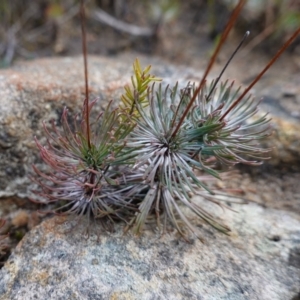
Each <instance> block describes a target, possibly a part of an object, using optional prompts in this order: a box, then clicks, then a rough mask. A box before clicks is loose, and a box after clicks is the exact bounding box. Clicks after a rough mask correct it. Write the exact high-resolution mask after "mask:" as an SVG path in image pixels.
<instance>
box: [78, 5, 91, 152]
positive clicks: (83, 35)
mask: <svg viewBox="0 0 300 300" xmlns="http://www.w3.org/2000/svg"><path fill="white" fill-rule="evenodd" d="M80 17H81V32H82V53H83V62H84V80H85V118H86V119H85V121H86V135H87V141H88V147H89V149H91V137H90V135H91V134H90V112H89V84H88V66H87V47H86V31H85V22H86V21H85V10H84V0H81V1H80Z"/></svg>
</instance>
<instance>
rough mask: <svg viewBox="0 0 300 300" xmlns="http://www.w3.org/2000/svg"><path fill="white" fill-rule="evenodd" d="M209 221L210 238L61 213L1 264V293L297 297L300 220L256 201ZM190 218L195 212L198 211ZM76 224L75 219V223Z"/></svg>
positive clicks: (19, 295)
mask: <svg viewBox="0 0 300 300" xmlns="http://www.w3.org/2000/svg"><path fill="white" fill-rule="evenodd" d="M233 208H234V209H238V211H239V213H234V212H231V211H225V212H224V215H223V218H224V219H225V220H226V223H227V224H228V225H229V226H230V227H231V228H232V230H233V231H232V234H231V236H225V235H223V234H221V233H219V232H216V231H214V230H212V229H211V228H208V227H207V226H206V225H203V224H201V221H199V220H196V219H193V223H194V224H196V225H197V226H198V227H200V230H201V232H202V235H203V237H204V239H205V243H204V244H203V243H201V242H200V241H199V240H192V242H191V243H187V242H186V241H184V240H183V239H182V238H179V237H178V236H177V235H176V233H175V232H168V233H166V234H164V235H163V236H161V237H160V236H159V235H158V234H155V233H154V232H153V231H151V230H148V229H146V230H145V231H144V233H143V235H142V236H141V237H134V236H131V235H130V234H127V235H123V233H122V232H123V231H122V227H121V226H117V229H116V231H115V232H114V233H111V234H108V233H104V232H101V229H99V230H100V233H99V232H98V235H99V237H97V235H95V234H91V236H90V238H89V239H86V238H84V236H83V235H82V234H81V232H82V231H83V230H84V228H83V226H84V224H81V223H80V224H79V225H78V226H77V227H75V229H73V230H74V232H71V233H70V231H69V230H68V229H69V228H70V222H71V221H66V222H65V223H63V224H62V220H61V219H59V217H55V218H52V219H48V220H46V221H44V222H43V223H42V224H41V225H39V226H38V227H36V228H34V229H33V230H31V231H30V232H29V233H28V234H27V235H26V236H25V237H24V238H23V240H22V241H21V242H20V244H19V245H18V246H17V248H16V249H15V251H14V252H13V254H12V255H11V256H10V258H9V260H8V261H7V262H6V264H5V265H4V267H3V268H2V269H1V270H0V299H1V300H4V299H5V300H6V299H15V300H18V299H203V300H206V299H236V300H238V299H251V300H255V299H259V300H276V299H278V300H279V299H280V300H282V299H292V298H293V297H294V296H295V295H297V294H298V293H299V292H300V267H299V240H300V218H299V215H297V214H294V213H290V212H281V211H278V210H273V209H263V208H262V207H260V206H258V205H256V204H249V205H245V206H238V207H237V206H235V207H233ZM189 217H191V218H192V216H191V215H189ZM73 226H74V224H73Z"/></svg>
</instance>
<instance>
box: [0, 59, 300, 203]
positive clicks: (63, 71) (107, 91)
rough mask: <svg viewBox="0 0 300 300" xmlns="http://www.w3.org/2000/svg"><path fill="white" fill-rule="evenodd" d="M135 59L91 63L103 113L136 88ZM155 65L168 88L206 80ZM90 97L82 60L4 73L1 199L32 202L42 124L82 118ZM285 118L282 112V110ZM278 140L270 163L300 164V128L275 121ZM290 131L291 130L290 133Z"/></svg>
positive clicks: (0, 86)
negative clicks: (66, 112) (126, 89)
mask: <svg viewBox="0 0 300 300" xmlns="http://www.w3.org/2000/svg"><path fill="white" fill-rule="evenodd" d="M133 61H134V56H133V55H125V56H120V57H117V58H104V57H95V56H90V57H89V75H90V77H89V78H90V79H89V81H90V92H91V94H92V95H93V96H95V97H98V98H99V99H100V100H99V103H98V106H97V107H98V109H99V108H100V106H105V105H106V103H107V101H108V100H110V99H112V98H114V99H117V101H118V99H119V97H120V94H121V93H122V91H123V86H124V84H126V83H129V82H130V76H131V73H132V71H131V66H132V63H133ZM142 64H143V65H147V64H152V66H153V73H154V74H156V75H157V76H160V77H161V78H163V79H164V82H165V83H166V84H168V83H170V84H174V83H175V82H176V81H177V80H180V82H182V84H185V83H186V82H188V81H195V80H198V79H199V78H200V75H201V74H200V73H199V72H196V71H194V70H192V69H190V68H186V67H184V66H181V67H178V66H176V67H175V66H172V65H169V64H167V63H165V62H163V61H161V60H159V59H155V58H147V57H142ZM83 97H84V80H83V63H82V57H73V58H50V59H40V60H36V61H31V62H22V63H18V64H16V65H15V66H14V67H12V68H11V69H8V70H1V71H0V99H1V110H0V120H1V122H0V198H3V197H6V198H7V197H17V198H18V199H20V198H28V197H29V196H30V195H31V192H30V191H31V190H32V188H33V187H32V184H31V182H30V180H29V179H28V175H30V174H31V172H32V168H31V165H32V164H33V163H39V162H40V159H39V155H38V152H37V147H36V146H35V142H34V136H37V138H38V139H39V140H43V139H44V133H43V128H42V121H46V124H48V121H49V120H50V119H55V120H56V121H57V122H58V123H59V122H60V117H61V113H62V109H63V107H64V106H67V107H69V109H70V117H72V116H74V114H75V113H77V112H79V110H80V107H81V105H82V100H83ZM278 112H279V113H280V112H281V110H280V109H278ZM273 124H274V125H273V126H274V128H275V134H273V136H272V137H271V138H270V139H269V140H268V141H267V142H266V146H270V147H274V145H275V146H276V147H277V150H274V152H273V153H272V160H271V161H270V163H273V164H275V165H278V164H280V163H282V162H283V163H288V164H296V163H298V162H299V158H300V155H299V152H300V146H299V141H300V137H299V130H298V129H297V127H298V125H297V124H294V123H290V122H286V121H284V120H282V119H280V118H279V119H275V122H274V123H273ZM287 129H288V130H287Z"/></svg>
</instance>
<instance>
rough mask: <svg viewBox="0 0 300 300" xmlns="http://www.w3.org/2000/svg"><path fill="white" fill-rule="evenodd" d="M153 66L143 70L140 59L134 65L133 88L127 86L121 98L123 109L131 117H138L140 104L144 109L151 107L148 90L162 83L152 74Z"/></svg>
mask: <svg viewBox="0 0 300 300" xmlns="http://www.w3.org/2000/svg"><path fill="white" fill-rule="evenodd" d="M150 69H151V66H150V65H149V66H148V67H146V68H145V69H144V70H142V67H141V64H140V62H139V60H138V59H136V60H135V61H134V63H133V73H134V76H131V84H132V85H131V86H130V85H125V87H124V89H125V93H124V94H123V95H122V96H121V101H122V108H124V109H125V110H126V111H127V112H128V113H129V115H133V116H138V114H139V112H138V109H137V108H136V103H138V104H139V105H140V106H142V107H143V108H145V107H147V106H148V105H149V103H148V98H147V90H148V88H149V85H150V84H151V83H152V82H155V81H160V79H159V78H158V77H155V76H153V75H151V74H150Z"/></svg>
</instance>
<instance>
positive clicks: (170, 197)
mask: <svg viewBox="0 0 300 300" xmlns="http://www.w3.org/2000/svg"><path fill="white" fill-rule="evenodd" d="M244 2H245V1H239V3H238V4H237V6H236V8H235V9H234V11H233V13H232V16H231V18H230V20H229V22H228V24H227V25H226V28H225V30H224V32H223V34H222V36H221V38H220V41H219V44H218V46H217V47H216V49H215V51H214V53H213V55H212V56H211V58H210V61H209V63H208V66H207V68H206V70H205V72H204V75H203V77H202V79H201V80H200V83H199V84H197V83H188V84H187V85H186V87H184V88H183V89H182V88H179V86H178V84H177V83H176V84H174V86H167V87H165V86H164V85H163V83H158V82H157V81H160V79H159V78H157V77H156V76H154V75H152V74H151V73H150V71H151V67H150V66H148V67H146V68H145V69H143V68H142V66H141V65H140V62H139V61H138V60H135V62H134V64H133V76H132V78H131V85H126V86H125V87H124V89H125V92H124V94H123V95H122V96H121V101H120V104H119V105H112V102H109V103H108V105H107V107H106V109H105V110H104V111H103V112H102V113H100V115H99V116H98V118H97V119H96V120H92V121H91V117H90V116H91V110H92V108H93V106H94V105H95V103H96V101H95V100H93V101H90V100H89V96H88V70H87V49H86V41H85V36H86V34H85V29H84V23H85V21H84V19H85V16H84V4H83V1H81V16H82V36H83V54H84V55H83V56H84V66H85V87H86V89H85V90H86V95H85V96H86V99H85V101H84V103H83V109H82V113H81V115H79V116H76V117H75V118H74V125H73V126H70V124H69V123H68V119H67V113H68V112H67V109H66V108H65V109H64V111H63V115H62V128H61V129H60V128H57V127H56V126H55V124H54V123H53V124H52V127H51V129H47V127H46V125H44V130H45V134H46V137H47V140H48V141H47V144H46V145H42V144H41V143H40V142H39V141H37V140H36V143H37V146H38V148H39V150H40V154H41V157H42V159H43V161H44V162H45V163H46V164H47V165H48V167H49V171H48V172H42V171H40V170H39V169H38V168H37V167H34V170H35V172H36V176H35V177H34V178H33V180H34V181H35V182H36V183H38V185H39V187H40V189H39V190H38V191H36V193H37V194H38V195H39V197H41V200H40V201H41V202H46V203H55V208H54V211H55V212H57V213H62V214H72V215H74V216H78V217H82V216H84V217H87V218H88V219H89V220H90V219H97V220H100V223H102V224H104V225H106V224H111V225H112V224H113V223H114V221H116V220H121V221H124V222H125V224H126V226H125V228H126V229H127V230H129V229H133V231H134V232H135V233H140V232H141V231H142V228H143V226H144V225H145V223H146V222H147V221H151V220H152V219H156V222H157V227H158V228H163V229H166V228H167V226H168V225H170V224H171V225H173V226H174V227H175V228H176V230H177V231H178V232H179V233H180V234H181V235H182V236H186V230H188V231H191V232H192V233H194V234H195V235H196V236H199V235H198V233H197V230H196V229H195V227H194V225H193V224H192V221H191V220H189V218H188V217H187V214H186V213H185V211H186V209H190V210H191V211H192V212H193V213H194V214H195V215H196V216H198V217H199V218H200V219H201V220H203V221H204V222H206V223H208V224H209V225H211V226H213V227H214V228H216V229H217V230H220V231H222V232H224V233H229V231H230V229H229V228H228V227H227V226H226V224H224V223H223V222H221V221H220V220H219V219H218V218H216V216H214V215H212V214H211V213H209V212H208V211H207V209H206V208H205V205H204V204H200V203H198V202H196V201H194V198H193V196H195V195H199V196H201V197H202V198H203V199H204V200H207V201H210V202H212V203H214V204H216V205H218V206H221V207H225V206H226V202H228V197H227V198H226V202H225V201H224V198H222V197H221V196H222V195H223V191H216V190H213V189H212V188H211V187H210V185H209V184H208V181H210V180H212V179H214V178H215V179H221V178H222V177H223V174H222V172H220V171H219V169H218V168H217V165H218V164H221V165H223V166H233V165H235V164H238V163H243V164H248V165H258V164H260V163H261V161H262V160H263V159H266V158H268V155H267V154H268V149H263V148H261V147H260V146H259V141H260V140H261V139H264V138H265V137H267V136H268V135H269V130H268V129H269V126H268V122H269V118H268V116H267V115H261V114H260V113H259V109H258V104H259V103H257V101H256V100H255V99H254V98H253V97H251V95H248V93H249V91H250V89H251V88H252V87H253V86H254V85H255V83H256V82H257V81H258V80H259V79H260V78H261V77H262V76H263V74H264V73H265V72H266V71H267V70H268V69H269V68H270V67H271V65H272V64H273V63H274V62H275V61H276V59H277V58H278V57H279V56H280V55H281V54H282V53H283V51H284V50H285V49H286V48H287V47H288V46H289V45H290V44H291V43H292V41H293V40H294V39H295V38H296V37H297V35H298V34H299V32H300V28H299V29H298V30H297V31H296V32H295V33H294V34H293V35H292V37H291V38H290V39H289V40H288V41H287V42H286V43H285V44H284V45H283V47H282V48H280V50H279V52H278V53H277V54H276V55H275V56H274V58H272V60H271V61H270V62H269V63H268V64H267V66H266V67H265V68H264V69H263V70H262V71H261V73H260V74H259V75H258V76H257V77H256V78H255V79H254V80H253V82H252V83H251V84H250V85H249V86H248V87H247V88H246V89H245V90H244V91H241V88H240V87H238V88H236V87H235V85H234V82H228V81H226V80H225V81H222V80H221V76H222V75H223V73H224V71H225V69H226V67H227V66H228V64H229V63H230V61H231V59H232V58H233V56H234V54H235V53H236V52H237V50H238V49H239V47H240V46H241V44H242V43H243V41H242V42H241V44H240V45H239V46H238V47H237V50H236V51H235V52H234V54H233V55H232V57H230V59H229V60H228V63H227V64H226V65H225V67H224V69H223V70H222V72H221V73H220V75H219V76H218V78H217V79H215V80H214V81H212V82H211V83H208V82H207V79H206V78H207V75H208V74H209V72H210V70H211V68H212V66H213V64H214V62H215V60H216V57H217V55H218V53H219V52H220V49H221V47H222V45H223V44H224V43H225V41H226V38H227V36H228V34H229V32H230V29H231V28H232V27H233V25H234V23H235V20H236V18H237V16H238V14H239V12H240V11H241V9H242V7H243V5H244ZM248 35H249V32H247V33H246V34H245V38H246V37H247V36H248ZM243 40H244V39H243ZM114 104H116V103H114ZM113 107H117V108H113ZM71 128H72V129H71ZM73 128H74V129H73ZM225 176H226V174H225ZM42 199H43V200H42ZM232 201H233V202H235V201H237V202H243V201H241V200H237V199H236V198H235V197H234V196H232ZM203 203H205V202H203Z"/></svg>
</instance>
